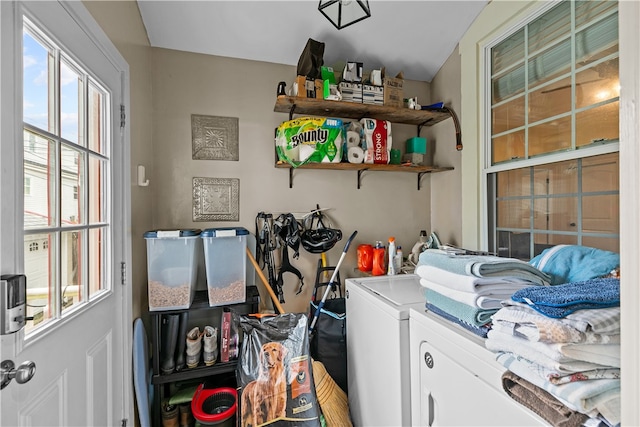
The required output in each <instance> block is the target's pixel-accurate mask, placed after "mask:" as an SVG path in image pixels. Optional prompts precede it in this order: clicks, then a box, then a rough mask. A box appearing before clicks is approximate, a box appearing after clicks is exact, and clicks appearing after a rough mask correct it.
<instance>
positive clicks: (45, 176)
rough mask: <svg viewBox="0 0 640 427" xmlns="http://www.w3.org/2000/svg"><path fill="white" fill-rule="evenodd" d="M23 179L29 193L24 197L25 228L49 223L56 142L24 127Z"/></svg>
mask: <svg viewBox="0 0 640 427" xmlns="http://www.w3.org/2000/svg"><path fill="white" fill-rule="evenodd" d="M23 135H24V172H23V173H24V179H25V181H26V180H28V182H29V194H28V196H29V197H25V198H24V228H25V229H26V230H29V229H35V228H40V227H48V226H53V225H54V224H55V223H56V221H57V216H56V204H55V196H56V166H55V165H56V146H55V144H54V142H53V141H51V140H49V139H46V138H44V137H42V136H40V135H38V134H36V133H34V132H29V131H27V130H25V131H24V133H23Z"/></svg>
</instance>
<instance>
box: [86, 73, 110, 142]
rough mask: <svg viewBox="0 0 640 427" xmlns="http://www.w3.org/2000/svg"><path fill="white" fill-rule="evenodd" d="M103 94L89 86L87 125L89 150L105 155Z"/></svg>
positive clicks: (95, 87) (91, 85)
mask: <svg viewBox="0 0 640 427" xmlns="http://www.w3.org/2000/svg"><path fill="white" fill-rule="evenodd" d="M104 103H105V95H104V92H103V91H102V90H100V89H98V87H97V86H96V85H95V84H91V83H90V84H89V104H88V111H87V117H88V123H89V135H88V139H89V149H90V150H92V151H94V152H96V153H100V154H105V149H106V145H105V140H104V138H105V131H106V128H105V126H104V115H105V112H106V111H107V110H105V106H104Z"/></svg>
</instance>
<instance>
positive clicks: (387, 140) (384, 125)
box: [360, 119, 392, 164]
mask: <svg viewBox="0 0 640 427" xmlns="http://www.w3.org/2000/svg"><path fill="white" fill-rule="evenodd" d="M360 123H362V128H363V134H364V144H365V151H364V162H365V163H375V164H387V163H389V159H390V158H391V143H392V141H391V122H390V121H387V120H376V119H362V120H360Z"/></svg>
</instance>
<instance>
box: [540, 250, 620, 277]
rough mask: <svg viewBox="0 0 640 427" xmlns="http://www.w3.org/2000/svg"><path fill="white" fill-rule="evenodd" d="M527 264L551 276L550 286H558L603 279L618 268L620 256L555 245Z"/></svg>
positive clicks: (613, 253)
mask: <svg viewBox="0 0 640 427" xmlns="http://www.w3.org/2000/svg"><path fill="white" fill-rule="evenodd" d="M529 264H531V265H532V266H534V267H536V268H537V269H538V270H541V271H544V272H545V273H547V274H548V275H549V276H551V279H552V281H551V284H552V285H559V284H562V283H571V282H580V281H583V280H589V279H595V278H597V277H603V276H605V275H607V274H609V273H610V272H611V271H612V270H614V269H615V268H617V267H619V266H620V255H619V254H617V253H615V252H610V251H603V250H601V249H596V248H589V247H587V246H578V245H557V246H554V247H551V248H548V249H545V250H544V251H542V253H541V254H540V255H538V256H536V257H534V258H533V259H531V261H529Z"/></svg>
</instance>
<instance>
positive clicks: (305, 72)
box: [297, 39, 324, 80]
mask: <svg viewBox="0 0 640 427" xmlns="http://www.w3.org/2000/svg"><path fill="white" fill-rule="evenodd" d="M323 56H324V43H322V42H319V41H316V40H313V39H309V40H307V44H306V45H305V47H304V50H303V51H302V53H301V54H300V58H299V59H298V69H297V70H298V71H297V72H298V75H299V76H306V77H308V78H310V79H312V80H315V79H321V78H322V73H321V67H322V65H323V64H324V58H323Z"/></svg>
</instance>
